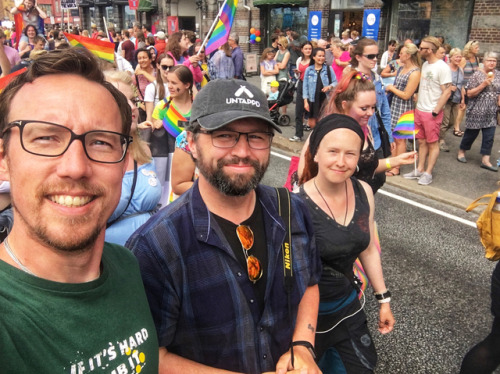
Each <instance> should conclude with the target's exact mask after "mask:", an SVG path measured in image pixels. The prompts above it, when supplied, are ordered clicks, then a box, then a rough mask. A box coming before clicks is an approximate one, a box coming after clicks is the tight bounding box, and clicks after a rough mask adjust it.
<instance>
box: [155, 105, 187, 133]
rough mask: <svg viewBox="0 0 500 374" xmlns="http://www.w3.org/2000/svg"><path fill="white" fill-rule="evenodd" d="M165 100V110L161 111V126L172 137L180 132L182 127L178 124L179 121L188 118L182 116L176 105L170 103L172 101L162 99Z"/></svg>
mask: <svg viewBox="0 0 500 374" xmlns="http://www.w3.org/2000/svg"><path fill="white" fill-rule="evenodd" d="M163 100H164V101H165V107H164V109H165V112H164V113H163V120H162V122H163V127H165V130H167V132H168V133H169V134H170V135H172V136H173V137H174V138H177V136H178V135H179V134H180V133H181V132H182V130H183V128H182V127H180V126H179V121H184V122H186V121H188V120H189V119H188V118H186V117H184V116H183V115H182V114H181V113H180V112H179V111H178V110H177V108H176V107H174V106H173V105H172V103H169V102H167V99H163Z"/></svg>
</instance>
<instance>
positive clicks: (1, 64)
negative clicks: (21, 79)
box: [0, 30, 17, 78]
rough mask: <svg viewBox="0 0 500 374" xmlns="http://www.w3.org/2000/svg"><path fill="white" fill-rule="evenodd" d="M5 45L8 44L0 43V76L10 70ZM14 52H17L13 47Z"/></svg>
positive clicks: (8, 72)
mask: <svg viewBox="0 0 500 374" xmlns="http://www.w3.org/2000/svg"><path fill="white" fill-rule="evenodd" d="M0 31H1V30H0ZM6 47H8V46H7V45H4V44H2V43H0V78H2V77H4V76H6V75H8V74H10V71H11V64H10V61H9V58H8V56H7V54H6V53H5V49H6ZM14 52H15V53H16V54H17V51H16V50H15V49H14Z"/></svg>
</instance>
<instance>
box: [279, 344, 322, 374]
mask: <svg viewBox="0 0 500 374" xmlns="http://www.w3.org/2000/svg"><path fill="white" fill-rule="evenodd" d="M291 358H292V357H291V354H290V350H288V352H286V353H285V354H284V355H283V356H281V357H280V359H279V361H278V363H277V364H276V374H285V373H297V374H299V373H300V374H321V371H320V370H319V368H318V365H316V362H314V358H313V356H312V355H311V352H309V350H308V349H307V348H306V347H303V346H300V345H296V346H295V347H293V367H292V362H291Z"/></svg>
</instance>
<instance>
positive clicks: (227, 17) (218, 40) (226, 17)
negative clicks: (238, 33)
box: [205, 0, 238, 56]
mask: <svg viewBox="0 0 500 374" xmlns="http://www.w3.org/2000/svg"><path fill="white" fill-rule="evenodd" d="M237 6H238V0H225V2H224V5H223V6H222V10H221V11H220V12H219V15H218V17H217V18H216V19H215V21H217V19H218V20H219V22H217V26H216V27H215V29H214V31H213V32H212V34H211V35H210V39H209V40H208V42H207V45H206V46H205V54H206V55H207V56H208V55H209V54H210V53H212V52H213V51H215V50H216V49H217V48H219V47H220V46H221V45H222V44H224V43H225V42H227V39H228V38H229V33H230V32H231V26H232V25H233V19H234V14H235V13H236V7H237ZM215 21H214V22H215Z"/></svg>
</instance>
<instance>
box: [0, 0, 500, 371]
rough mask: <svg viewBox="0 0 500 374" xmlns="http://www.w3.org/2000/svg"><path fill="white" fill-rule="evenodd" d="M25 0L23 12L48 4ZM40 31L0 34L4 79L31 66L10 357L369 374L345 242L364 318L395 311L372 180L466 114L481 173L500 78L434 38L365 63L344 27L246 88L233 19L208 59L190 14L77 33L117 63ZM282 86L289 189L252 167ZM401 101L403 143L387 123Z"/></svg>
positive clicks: (15, 364)
mask: <svg viewBox="0 0 500 374" xmlns="http://www.w3.org/2000/svg"><path fill="white" fill-rule="evenodd" d="M32 1H33V0H26V1H25V5H26V7H25V8H22V9H19V6H18V7H17V8H16V9H17V11H26V10H25V9H33V10H30V11H29V12H33V13H37V17H42V16H43V15H42V14H41V13H40V12H39V11H36V9H37V8H36V3H31V2H32ZM29 4H34V5H31V7H29ZM34 6H35V8H34ZM30 14H31V13H30ZM33 19H34V18H33ZM73 32H74V33H80V32H79V31H78V30H73ZM39 34H40V30H38V29H37V27H36V26H35V25H33V23H31V24H29V25H27V27H26V35H25V36H26V38H25V40H24V41H23V40H21V42H24V43H23V44H22V43H19V45H18V50H17V51H16V50H14V52H15V54H16V56H12V52H11V51H10V49H8V48H11V49H12V47H9V46H7V44H8V43H6V41H7V39H9V37H8V35H5V33H0V41H1V42H2V45H1V46H0V67H1V68H2V74H3V75H7V74H8V73H10V72H12V71H15V70H16V66H18V65H20V64H22V66H23V67H26V68H27V71H26V72H25V73H23V74H20V75H19V76H17V77H16V78H14V79H13V81H12V82H11V83H10V84H9V85H8V86H7V87H6V88H5V89H4V90H3V91H2V92H1V93H0V112H1V113H2V116H1V118H0V134H1V137H2V140H1V145H2V146H1V147H0V179H1V180H3V181H5V182H4V183H3V184H2V186H1V187H2V189H1V191H2V192H3V194H4V195H7V197H8V199H9V202H8V203H7V204H6V206H4V208H5V209H4V210H3V211H2V212H1V215H4V214H5V215H7V214H10V215H11V216H13V223H12V221H11V226H10V227H9V228H8V230H6V233H7V234H8V236H6V237H5V238H4V241H3V243H2V244H1V245H0V300H1V302H0V322H1V324H2V326H4V327H5V328H3V329H1V331H0V355H2V356H7V355H8V356H9V358H10V359H9V361H8V362H7V363H5V364H4V366H3V367H2V370H5V372H7V373H17V372H35V371H36V372H49V371H51V372H52V371H59V370H61V371H62V370H67V371H71V372H75V373H76V372H83V371H84V370H86V368H90V369H91V370H93V369H96V368H99V369H104V368H109V369H110V370H108V371H110V372H113V370H116V372H126V370H129V371H130V372H132V371H133V370H135V371H134V372H141V373H157V372H158V370H160V371H161V372H166V373H167V372H171V373H190V372H204V373H209V372H214V373H217V372H219V370H228V371H231V372H244V373H264V372H276V373H285V372H287V371H291V370H296V371H297V372H301V373H306V372H307V373H311V374H316V373H320V372H323V373H339V372H345V373H372V372H374V370H375V367H376V363H377V352H376V349H375V346H374V344H373V339H372V332H371V331H373V328H371V327H370V326H368V324H367V319H366V315H365V314H364V311H363V305H364V303H365V291H366V284H365V285H363V284H361V282H360V281H359V279H358V278H357V276H356V275H355V273H354V268H355V266H356V265H355V262H356V261H357V259H359V266H361V268H362V269H363V271H364V272H365V273H366V276H367V278H368V281H369V283H370V284H371V287H372V289H373V293H374V296H375V299H376V300H377V301H378V303H379V307H380V308H379V316H378V324H377V329H378V331H379V332H380V333H382V334H387V333H390V332H391V331H392V330H393V328H394V325H395V323H396V321H395V318H394V316H393V314H392V311H391V306H390V302H391V293H390V291H389V290H388V288H387V286H386V284H385V281H384V276H383V270H382V261H381V256H380V243H379V242H378V239H377V233H376V232H377V228H376V223H375V222H374V210H375V203H374V194H375V193H376V192H377V190H378V189H379V188H380V187H381V186H382V185H383V184H384V183H385V180H386V177H387V176H395V175H398V174H399V173H400V167H401V166H402V165H410V164H413V163H414V162H415V160H416V159H417V156H418V167H417V168H415V169H414V170H413V171H412V172H411V173H408V174H405V175H404V177H405V178H414V179H418V183H419V184H421V185H428V184H430V183H431V182H432V170H433V167H434V165H435V163H436V161H437V158H438V155H439V152H440V149H441V150H445V146H446V143H445V135H446V130H448V129H449V128H451V127H452V126H453V128H454V130H453V134H454V135H456V136H463V140H462V143H461V145H460V150H458V152H459V153H458V157H457V158H458V160H459V161H460V162H466V159H465V151H467V150H469V149H470V146H471V144H472V143H473V141H474V140H475V138H476V137H477V135H478V133H479V130H482V132H483V147H482V148H481V154H483V160H482V163H481V167H483V168H485V169H488V170H495V171H496V168H495V166H494V165H492V164H491V162H490V159H489V155H490V154H491V147H492V139H493V135H494V130H495V126H496V122H495V123H493V119H492V118H493V117H492V116H493V109H494V110H495V113H496V111H497V107H498V106H500V75H499V74H498V73H497V71H496V70H495V68H496V63H497V57H496V55H495V54H493V53H485V54H484V58H483V60H484V61H483V62H482V64H481V63H479V60H478V57H477V55H478V52H479V51H478V49H477V48H476V45H477V43H476V42H471V43H468V45H466V47H465V48H464V53H462V51H461V50H460V49H458V48H453V49H451V50H450V51H449V53H448V54H446V48H444V47H443V48H442V49H443V51H444V54H443V56H441V55H440V53H442V51H440V49H441V47H442V43H441V42H440V41H439V40H438V39H437V38H435V37H432V36H428V37H426V38H424V39H422V41H421V42H420V43H419V46H418V47H417V45H416V44H414V43H413V42H412V41H405V42H404V43H402V44H401V45H400V46H399V47H400V48H398V43H397V42H394V43H393V42H391V43H389V48H388V51H387V52H385V53H384V57H383V61H382V62H381V64H380V66H377V61H378V57H379V52H380V51H379V46H378V44H377V42H375V41H373V40H371V39H367V38H359V34H358V33H357V32H354V31H353V32H351V31H350V30H346V32H344V33H342V39H335V38H328V39H327V40H322V39H321V40H317V41H307V40H306V41H302V42H301V41H300V39H301V38H300V37H299V35H298V34H297V33H295V32H293V31H292V30H287V32H286V33H283V34H278V35H275V36H273V37H272V43H273V44H272V45H271V47H269V48H265V49H264V50H263V53H262V57H261V63H260V74H261V85H260V87H256V86H254V85H252V84H251V83H249V82H248V81H246V80H245V76H244V74H243V68H244V66H243V62H244V61H243V53H242V51H241V48H240V47H239V38H238V35H237V34H235V33H231V34H230V35H229V38H228V41H227V43H225V44H223V45H222V46H220V47H219V48H218V49H217V50H215V51H213V53H212V54H211V56H207V55H206V54H205V45H204V44H203V43H201V41H200V40H198V39H197V37H196V35H195V33H194V32H192V31H179V32H175V33H172V34H170V35H167V34H166V33H165V32H163V31H158V32H156V33H155V34H154V35H153V34H152V33H151V31H150V29H149V27H148V26H147V25H144V26H141V25H139V24H134V27H133V28H132V29H130V30H122V31H121V32H120V33H117V32H115V30H108V32H107V33H105V32H103V30H98V29H97V27H92V30H91V31H86V30H83V31H82V32H81V34H82V35H84V36H86V37H89V38H95V39H100V40H105V41H110V40H113V42H114V43H115V62H114V63H113V64H110V63H107V62H104V61H102V60H99V59H97V58H96V57H95V56H93V55H92V54H91V53H90V52H88V51H87V50H85V49H83V48H70V47H69V45H67V43H66V42H65V41H64V36H63V35H62V36H61V38H60V39H59V40H60V42H58V43H53V44H54V45H53V46H51V43H50V37H48V38H45V37H42V36H39ZM42 34H43V32H42ZM48 34H50V32H49V33H48ZM60 35H61V33H60V32H59V31H58V30H53V36H54V37H55V38H58V37H59V36H60ZM11 44H12V43H11ZM65 44H66V45H65ZM35 48H37V49H35ZM38 49H40V50H43V51H44V53H41V54H38V55H37V54H35V55H33V52H34V51H36V50H38ZM7 51H8V53H9V56H11V57H16V58H15V61H11V60H10V58H5V56H7ZM26 53H28V54H27V55H26ZM422 59H423V60H425V62H424V63H423V64H422ZM444 60H447V62H445V61H444ZM382 65H384V66H382ZM462 65H464V67H462ZM379 71H384V72H385V73H386V75H387V78H394V79H393V82H392V84H386V82H385V81H384V77H383V76H381V75H379V74H378V72H379ZM290 82H293V84H294V85H295V87H296V90H295V92H296V95H297V98H296V104H297V105H296V113H295V122H296V132H295V135H294V136H293V137H292V138H290V141H292V142H301V141H304V146H303V149H302V153H301V157H300V160H299V162H298V166H297V175H298V179H297V186H296V187H297V188H296V190H295V191H294V192H295V193H290V192H289V191H288V190H286V189H274V188H270V187H267V186H263V185H261V184H260V181H261V179H262V177H263V176H264V173H265V172H266V169H267V167H268V165H269V159H270V148H271V145H272V141H273V137H274V135H275V133H280V132H281V128H280V126H279V125H278V124H277V123H276V122H275V121H274V120H273V119H272V118H271V116H270V112H269V108H268V105H267V101H268V99H273V100H276V99H277V96H278V95H279V93H280V91H281V90H282V89H283V88H284V87H289V83H290ZM33 95H34V96H33ZM32 97H37V100H34V101H33V100H31V98H32ZM466 97H468V98H469V100H468V103H467V104H466V103H465V98H466ZM26 102H29V103H30V105H25V104H26ZM75 102H78V106H75V104H74V103H75ZM412 109H414V110H415V126H416V129H418V130H419V131H418V134H417V136H416V138H417V140H418V146H419V150H418V155H417V152H416V151H414V150H413V151H407V150H406V146H407V145H406V143H405V141H401V140H400V139H396V138H393V130H394V127H395V126H396V124H397V121H398V119H399V117H400V116H401V115H402V114H403V113H405V112H407V111H408V110H412ZM280 110H281V111H282V114H286V105H283V106H282V107H281V108H280ZM461 112H465V114H463V113H462V114H461ZM464 115H465V121H466V127H465V132H462V131H461V130H460V122H458V126H457V121H458V120H460V118H463V116H464ZM495 115H496V114H495ZM495 121H496V117H495ZM304 131H310V136H309V137H308V138H307V139H303V136H304ZM386 136H387V139H385V137H386ZM75 140H79V141H78V142H75ZM386 147H388V148H386ZM0 201H1V202H2V203H3V201H4V200H3V199H2V200H0ZM9 203H10V205H9ZM122 246H125V247H126V248H128V249H125V248H123V247H122ZM90 305H91V306H92V307H90ZM13 311H14V312H13ZM497 325H498V324H497ZM80 335H81V336H80ZM47 336H49V337H50V338H51V340H52V341H51V344H47ZM492 339H493V338H492ZM490 340H491V339H490ZM492 341H495V340H494V339H493V340H492ZM486 346H487V347H489V346H491V344H490V343H488V344H486ZM19 347H23V349H20V348H19ZM476 360H477V359H476Z"/></svg>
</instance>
